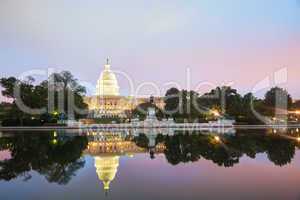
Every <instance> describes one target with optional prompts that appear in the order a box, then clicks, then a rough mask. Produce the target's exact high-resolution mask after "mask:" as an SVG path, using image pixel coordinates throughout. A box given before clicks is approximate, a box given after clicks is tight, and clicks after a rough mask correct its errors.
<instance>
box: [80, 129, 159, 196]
mask: <svg viewBox="0 0 300 200" xmlns="http://www.w3.org/2000/svg"><path fill="white" fill-rule="evenodd" d="M87 135H88V139H89V143H88V147H87V149H86V150H85V153H86V154H89V155H91V156H93V157H94V161H95V168H96V173H97V175H98V178H99V179H100V180H101V181H102V183H103V188H104V190H105V191H108V190H109V188H110V183H111V182H112V181H113V180H114V179H115V177H116V175H117V171H118V167H119V158H120V157H121V156H129V157H133V156H134V154H137V153H147V152H148V151H149V150H148V149H147V148H142V147H139V146H137V145H136V144H135V142H133V141H132V140H133V136H132V135H130V134H129V133H127V132H90V133H88V134H87ZM149 143H151V144H149V146H153V142H152V141H151V142H150V140H149ZM163 151H164V145H162V144H158V145H156V147H154V152H155V153H162V152H163Z"/></svg>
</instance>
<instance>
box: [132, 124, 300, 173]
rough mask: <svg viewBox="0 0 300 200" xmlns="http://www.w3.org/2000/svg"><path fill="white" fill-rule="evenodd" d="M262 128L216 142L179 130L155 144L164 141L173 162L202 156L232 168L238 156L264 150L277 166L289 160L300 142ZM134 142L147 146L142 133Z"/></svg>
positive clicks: (175, 163) (159, 136)
mask: <svg viewBox="0 0 300 200" xmlns="http://www.w3.org/2000/svg"><path fill="white" fill-rule="evenodd" d="M261 131H262V132H261V133H259V134H254V133H249V132H248V131H246V132H245V133H243V130H239V132H238V133H237V134H236V135H234V136H233V135H232V136H231V135H225V136H223V137H222V138H221V140H222V142H219V141H216V140H215V139H214V137H213V135H208V134H201V133H199V132H193V133H190V132H181V133H180V134H175V135H174V136H168V135H158V136H157V138H156V143H164V144H165V147H166V149H165V151H164V154H165V157H166V159H167V161H168V162H169V163H170V164H172V165H177V164H179V163H187V162H196V161H198V160H200V159H205V160H211V161H212V162H213V163H215V164H217V165H218V166H222V167H233V166H234V165H236V164H238V163H239V162H240V158H241V157H243V156H247V157H249V158H252V159H254V158H255V157H256V155H257V154H259V153H265V154H266V155H267V157H268V159H269V160H270V161H271V162H272V163H273V164H275V165H277V166H284V165H287V164H289V163H291V162H292V160H293V158H294V156H295V152H296V149H299V148H300V145H299V143H298V142H297V141H296V140H291V139H288V138H286V137H280V136H279V135H274V134H272V135H268V134H265V132H264V131H265V130H261ZM294 137H295V136H294ZM134 141H135V142H136V143H137V145H138V146H141V147H143V148H147V145H148V142H149V141H148V139H147V137H146V136H145V135H143V134H141V135H139V136H137V137H135V139H134Z"/></svg>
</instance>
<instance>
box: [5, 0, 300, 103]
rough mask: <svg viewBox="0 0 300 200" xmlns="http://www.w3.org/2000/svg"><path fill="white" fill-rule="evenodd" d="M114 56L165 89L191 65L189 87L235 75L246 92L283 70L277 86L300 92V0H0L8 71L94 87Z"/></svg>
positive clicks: (137, 80)
mask: <svg viewBox="0 0 300 200" xmlns="http://www.w3.org/2000/svg"><path fill="white" fill-rule="evenodd" d="M107 56H109V57H110V58H111V60H112V69H114V70H118V71H123V72H125V73H127V74H128V75H129V76H130V77H131V78H132V79H133V82H134V86H135V88H137V87H138V85H139V84H141V83H143V82H153V83H155V84H157V85H158V86H159V88H160V90H161V92H162V93H161V95H163V94H164V92H165V90H166V89H167V88H169V87H170V86H169V85H166V83H168V82H174V81H175V82H178V84H180V86H181V88H188V85H187V84H186V79H187V76H186V69H187V67H189V69H190V72H191V75H190V76H191V86H190V88H191V89H195V88H196V86H197V84H199V83H203V82H209V83H210V84H211V85H220V84H227V83H230V82H232V87H234V88H237V89H238V90H239V91H240V92H241V93H242V94H244V93H245V92H247V91H251V90H252V89H253V88H254V87H255V85H256V84H257V83H258V82H260V81H262V80H264V79H265V78H267V77H270V80H271V86H274V83H273V81H272V80H273V77H274V73H275V72H276V71H278V70H280V69H282V68H284V67H286V69H287V73H288V79H287V83H286V84H281V85H280V86H282V87H286V88H288V90H289V92H290V93H291V94H292V96H293V97H294V98H296V99H300V90H299V88H298V86H299V83H300V81H299V75H300V1H298V0H190V1H187V0H186V1H183V0H182V1H179V0H172V1H167V0H166V1H161V0H160V1H158V0H153V1H148V0H144V1H143V0H131V1H113V0H112V1H101V0H84V1H83V0H26V1H25V0H0V68H1V75H0V76H1V77H3V76H11V75H13V76H19V75H20V74H21V73H23V72H26V71H28V70H32V69H47V68H54V69H55V70H57V71H60V70H69V71H71V72H72V73H73V74H74V75H75V76H76V77H77V78H78V79H79V80H81V81H84V82H89V83H91V84H95V83H96V81H97V79H98V77H99V75H100V72H101V70H102V69H103V64H104V63H105V59H106V57H107ZM119 83H120V87H121V92H122V94H124V95H127V94H128V93H129V91H128V84H127V82H126V81H125V80H124V78H122V77H120V78H119ZM201 88H202V89H203V88H204V87H201ZM205 88H207V86H205ZM143 92H144V93H145V94H153V93H154V94H156V92H154V91H153V89H152V90H151V89H150V88H148V89H145V88H144V89H143Z"/></svg>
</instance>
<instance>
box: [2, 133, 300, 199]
mask: <svg viewBox="0 0 300 200" xmlns="http://www.w3.org/2000/svg"><path fill="white" fill-rule="evenodd" d="M274 132H275V131H272V130H251V131H249V130H248V131H247V130H243V131H242V130H237V131H236V132H235V133H229V134H224V135H218V134H216V133H213V132H175V133H168V134H165V133H164V132H163V131H162V132H156V131H152V132H151V131H148V132H146V133H143V132H138V131H135V132H96V131H89V132H84V133H82V132H80V133H79V132H72V133H71V132H63V131H62V132H59V131H50V132H2V133H1V137H0V199H56V200H57V199H58V200H59V199H146V200H147V199H149V200H153V199H164V200H168V199H170V200H177V199H178V200H179V199H180V200H181V199H195V200H196V199H197V200H198V199H264V200H265V199H295V200H299V199H300V190H299V185H300V152H299V147H300V143H299V142H297V140H296V139H295V138H296V137H298V136H299V130H281V131H280V130H278V131H276V133H274ZM216 136H218V137H216Z"/></svg>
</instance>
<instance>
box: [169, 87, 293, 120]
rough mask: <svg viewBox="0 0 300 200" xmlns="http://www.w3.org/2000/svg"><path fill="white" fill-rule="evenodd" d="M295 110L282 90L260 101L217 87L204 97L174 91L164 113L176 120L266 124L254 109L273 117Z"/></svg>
mask: <svg viewBox="0 0 300 200" xmlns="http://www.w3.org/2000/svg"><path fill="white" fill-rule="evenodd" d="M297 105H298V104H297ZM294 106H296V105H294ZM292 108H293V101H292V98H291V96H290V95H289V94H288V92H287V91H286V90H284V89H282V88H279V87H274V88H271V89H270V90H269V91H267V92H266V94H265V97H264V99H258V98H256V97H255V96H254V95H253V94H252V93H247V94H245V95H241V94H239V93H238V92H237V90H236V89H233V88H231V87H227V86H223V87H217V88H215V89H213V90H211V91H210V92H208V93H205V94H203V95H199V94H198V93H197V92H195V91H187V90H181V91H180V90H178V89H177V88H171V89H169V90H168V91H167V92H166V95H165V108H164V113H165V114H166V116H168V117H173V118H175V119H189V120H208V119H211V118H214V117H219V115H221V116H225V117H234V118H235V119H236V121H237V122H245V123H262V122H261V119H259V118H258V117H257V116H256V115H255V114H254V112H253V110H254V111H255V112H257V113H259V115H262V116H267V117H270V118H272V117H275V116H276V114H277V113H284V112H283V111H285V112H287V111H288V110H289V109H292Z"/></svg>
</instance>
